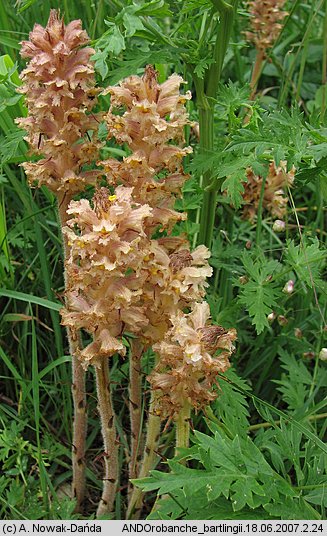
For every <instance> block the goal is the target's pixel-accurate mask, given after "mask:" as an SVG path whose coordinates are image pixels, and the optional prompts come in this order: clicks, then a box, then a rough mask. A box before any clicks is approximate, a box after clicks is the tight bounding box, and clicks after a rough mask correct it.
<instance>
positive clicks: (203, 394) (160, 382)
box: [150, 302, 236, 417]
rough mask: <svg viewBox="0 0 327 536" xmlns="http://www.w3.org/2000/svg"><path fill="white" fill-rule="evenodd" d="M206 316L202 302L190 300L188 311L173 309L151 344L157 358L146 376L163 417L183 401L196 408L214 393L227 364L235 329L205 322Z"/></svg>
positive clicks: (173, 411) (207, 312)
mask: <svg viewBox="0 0 327 536" xmlns="http://www.w3.org/2000/svg"><path fill="white" fill-rule="evenodd" d="M209 316H210V311H209V305H208V304H207V303H206V302H200V303H195V304H193V306H192V311H191V312H190V313H189V314H185V313H183V312H182V311H177V313H176V314H175V315H172V317H171V324H172V328H171V329H170V330H169V331H168V332H167V333H166V336H165V338H164V340H163V341H161V342H160V343H158V344H156V345H154V347H153V348H154V350H155V351H156V352H158V354H159V356H160V359H159V362H158V364H157V365H156V367H155V368H154V370H153V372H152V374H151V377H150V380H151V385H152V389H155V390H157V391H158V392H159V395H158V399H157V408H156V409H157V410H158V411H159V413H160V414H161V415H162V416H164V417H170V416H171V415H178V413H179V411H180V410H181V408H182V407H183V406H184V404H185V402H187V403H190V404H191V405H192V406H193V407H195V408H196V409H199V408H202V407H204V406H206V405H208V404H209V403H210V402H211V401H212V400H214V399H215V398H216V396H217V393H216V392H214V391H213V390H212V386H213V385H214V384H215V383H216V381H217V374H219V373H222V372H225V371H226V370H227V369H228V368H229V366H230V363H229V357H230V356H231V354H232V352H233V351H234V349H235V348H234V345H233V342H234V341H235V339H236V330H235V329H231V330H225V329H224V328H222V327H221V326H214V325H208V324H207V323H208V320H209Z"/></svg>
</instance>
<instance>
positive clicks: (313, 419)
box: [248, 413, 327, 432]
mask: <svg viewBox="0 0 327 536" xmlns="http://www.w3.org/2000/svg"><path fill="white" fill-rule="evenodd" d="M326 417H327V413H318V415H310V416H309V417H307V418H306V420H307V421H309V422H316V421H319V420H320V419H326ZM274 424H275V425H276V426H280V420H278V421H274ZM272 426H273V424H272V423H271V422H260V423H258V424H252V425H251V426H249V428H248V430H249V431H250V432H254V431H255V430H261V428H271V427H272Z"/></svg>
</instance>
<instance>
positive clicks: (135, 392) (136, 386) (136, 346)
mask: <svg viewBox="0 0 327 536" xmlns="http://www.w3.org/2000/svg"><path fill="white" fill-rule="evenodd" d="M142 353H143V346H142V344H141V343H140V342H139V341H138V340H137V339H133V340H132V343H131V355H130V365H129V381H130V383H129V412H130V420H131V458H130V463H129V478H130V479H132V478H136V476H137V473H138V464H139V458H140V457H141V456H140V441H141V434H142V430H141V422H142V414H141V401H142V397H141V388H142V386H141V380H142V375H141V357H142Z"/></svg>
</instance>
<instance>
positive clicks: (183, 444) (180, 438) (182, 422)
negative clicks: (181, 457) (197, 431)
mask: <svg viewBox="0 0 327 536" xmlns="http://www.w3.org/2000/svg"><path fill="white" fill-rule="evenodd" d="M190 416H191V405H190V403H189V402H188V401H185V403H184V406H183V407H182V408H181V411H180V412H179V414H178V416H177V418H176V420H175V423H176V454H179V452H178V449H179V448H187V447H188V446H189V439H190Z"/></svg>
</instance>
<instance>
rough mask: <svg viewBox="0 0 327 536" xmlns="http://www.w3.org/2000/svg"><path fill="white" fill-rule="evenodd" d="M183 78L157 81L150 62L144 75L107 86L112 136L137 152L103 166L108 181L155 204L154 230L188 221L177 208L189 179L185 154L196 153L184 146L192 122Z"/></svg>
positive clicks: (106, 162) (136, 197) (137, 197)
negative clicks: (186, 181)
mask: <svg viewBox="0 0 327 536" xmlns="http://www.w3.org/2000/svg"><path fill="white" fill-rule="evenodd" d="M182 82H183V79H182V78H181V77H180V76H178V75H176V74H173V75H172V76H171V77H170V78H169V79H168V80H167V81H166V82H164V83H163V84H158V81H157V75H156V72H155V70H154V69H153V67H151V66H147V68H146V70H145V73H144V76H143V77H139V76H130V77H129V78H127V79H126V80H124V81H122V82H121V83H120V85H119V86H116V87H109V88H108V89H107V90H106V93H110V95H111V107H110V110H109V113H108V114H107V116H106V117H105V119H106V122H107V126H108V131H109V135H110V136H112V137H114V138H115V139H116V141H117V142H118V143H120V144H123V143H127V144H128V146H129V148H130V149H131V151H132V154H131V155H130V156H129V157H127V158H124V159H123V161H122V162H118V161H117V160H113V159H111V160H107V161H105V162H102V164H103V166H104V168H105V170H106V172H107V177H108V180H109V182H111V183H112V184H114V185H116V184H119V183H122V184H126V185H128V186H133V187H134V198H135V200H136V201H138V202H140V203H147V204H149V205H150V206H151V207H152V208H153V227H152V229H151V231H154V230H155V229H156V227H157V226H158V225H160V228H161V230H164V229H168V230H171V228H172V227H173V225H174V224H175V222H176V221H179V220H181V219H185V215H183V214H180V213H178V212H176V211H174V209H173V207H174V203H175V200H176V197H180V196H181V187H182V186H183V184H184V182H185V180H186V179H187V178H188V176H187V175H185V173H184V172H183V168H182V158H183V157H184V156H185V155H186V154H188V153H190V152H191V151H192V149H191V148H190V147H183V143H184V127H185V125H186V124H187V122H188V119H187V114H186V109H185V105H184V104H185V102H186V100H189V99H190V98H191V94H190V92H187V93H186V94H185V95H181V94H180V92H179V88H180V85H181V83H182ZM120 111H122V112H123V113H119V112H120Z"/></svg>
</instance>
